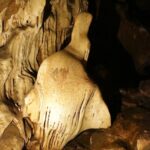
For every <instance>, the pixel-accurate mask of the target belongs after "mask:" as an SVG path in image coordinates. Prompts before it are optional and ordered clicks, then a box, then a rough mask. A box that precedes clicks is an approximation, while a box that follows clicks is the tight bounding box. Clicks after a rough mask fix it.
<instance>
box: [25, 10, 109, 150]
mask: <svg viewBox="0 0 150 150" xmlns="http://www.w3.org/2000/svg"><path fill="white" fill-rule="evenodd" d="M90 22H91V15H90V14H88V13H81V14H79V15H78V16H77V18H76V21H75V25H74V27H73V31H72V36H71V42H70V44H69V45H68V46H67V47H65V48H64V49H63V50H62V51H60V52H57V53H55V54H53V55H51V56H49V57H48V58H46V59H45V60H44V61H43V63H42V64H41V66H40V68H39V71H38V75H37V80H36V82H35V85H34V88H33V89H32V90H31V91H30V92H29V94H28V95H27V96H26V97H25V107H24V109H23V115H24V117H25V118H27V121H28V123H29V124H31V128H32V132H33V136H32V137H31V140H30V142H29V144H30V145H31V146H32V148H33V149H35V148H34V146H33V144H34V143H36V146H37V144H39V147H41V149H44V150H56V149H57V150H59V149H62V148H63V147H64V145H65V144H66V143H67V142H68V141H70V140H71V139H73V138H74V137H75V136H76V135H77V134H79V133H80V132H82V131H84V130H87V129H90V128H107V127H109V126H110V124H111V119H110V114H109V111H108V108H107V106H106V104H105V102H104V100H103V98H102V96H101V93H100V91H99V89H98V87H97V85H95V84H94V83H93V82H92V81H91V80H90V79H89V77H88V75H87V73H86V71H85V69H84V66H83V63H84V61H86V60H87V58H88V54H89V49H90V43H89V40H88V38H87V32H88V29H89V25H90ZM32 139H33V141H32ZM29 149H30V148H29Z"/></svg>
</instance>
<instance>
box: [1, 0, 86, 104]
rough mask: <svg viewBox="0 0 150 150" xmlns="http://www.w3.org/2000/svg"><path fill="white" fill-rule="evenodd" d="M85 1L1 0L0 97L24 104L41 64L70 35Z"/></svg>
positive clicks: (83, 8)
mask: <svg viewBox="0 0 150 150" xmlns="http://www.w3.org/2000/svg"><path fill="white" fill-rule="evenodd" d="M86 2H87V1H86V0H82V1H81V0H76V1H71V0H69V1H66V0H65V1H64V0H58V1H53V0H50V1H46V0H38V1H37V0H0V77H2V78H1V79H3V80H0V87H2V88H1V89H0V100H4V99H5V100H13V101H14V102H15V103H18V104H19V105H23V104H24V96H25V95H26V94H27V93H28V92H29V90H30V89H31V88H32V87H33V85H34V82H35V80H36V74H37V72H38V69H39V66H40V64H41V63H42V61H43V60H44V59H45V58H47V57H48V56H49V55H51V54H52V53H54V52H56V51H58V50H60V47H61V46H62V45H63V44H64V41H65V40H66V39H67V38H68V37H70V34H71V29H72V25H73V24H74V18H75V17H76V16H77V14H78V13H79V12H82V11H84V10H86V9H87V4H86ZM3 57H5V58H3ZM6 57H7V59H6ZM1 64H2V65H1ZM4 66H5V67H4ZM6 68H8V71H7V70H6Z"/></svg>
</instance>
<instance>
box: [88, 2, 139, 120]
mask: <svg viewBox="0 0 150 150" xmlns="http://www.w3.org/2000/svg"><path fill="white" fill-rule="evenodd" d="M89 12H90V13H91V14H92V15H93V21H92V24H91V27H90V31H89V38H90V41H91V52H90V56H89V61H88V65H87V69H88V72H89V74H90V76H91V77H92V78H93V80H94V81H95V82H96V83H97V84H99V86H100V89H101V90H102V93H103V96H104V99H105V100H106V103H107V105H108V107H109V109H110V113H111V115H112V121H113V120H114V119H115V116H116V114H117V113H118V112H119V111H120V108H121V97H120V93H119V89H121V88H128V87H133V86H136V85H137V83H138V76H137V73H136V71H135V68H134V64H133V62H132V59H131V57H130V55H129V54H128V53H127V51H126V50H125V49H124V48H123V46H122V45H121V43H120V42H119V40H118V38H117V33H118V29H119V25H120V17H119V15H118V14H117V12H116V10H115V3H114V2H113V1H112V0H94V1H93V0H89Z"/></svg>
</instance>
